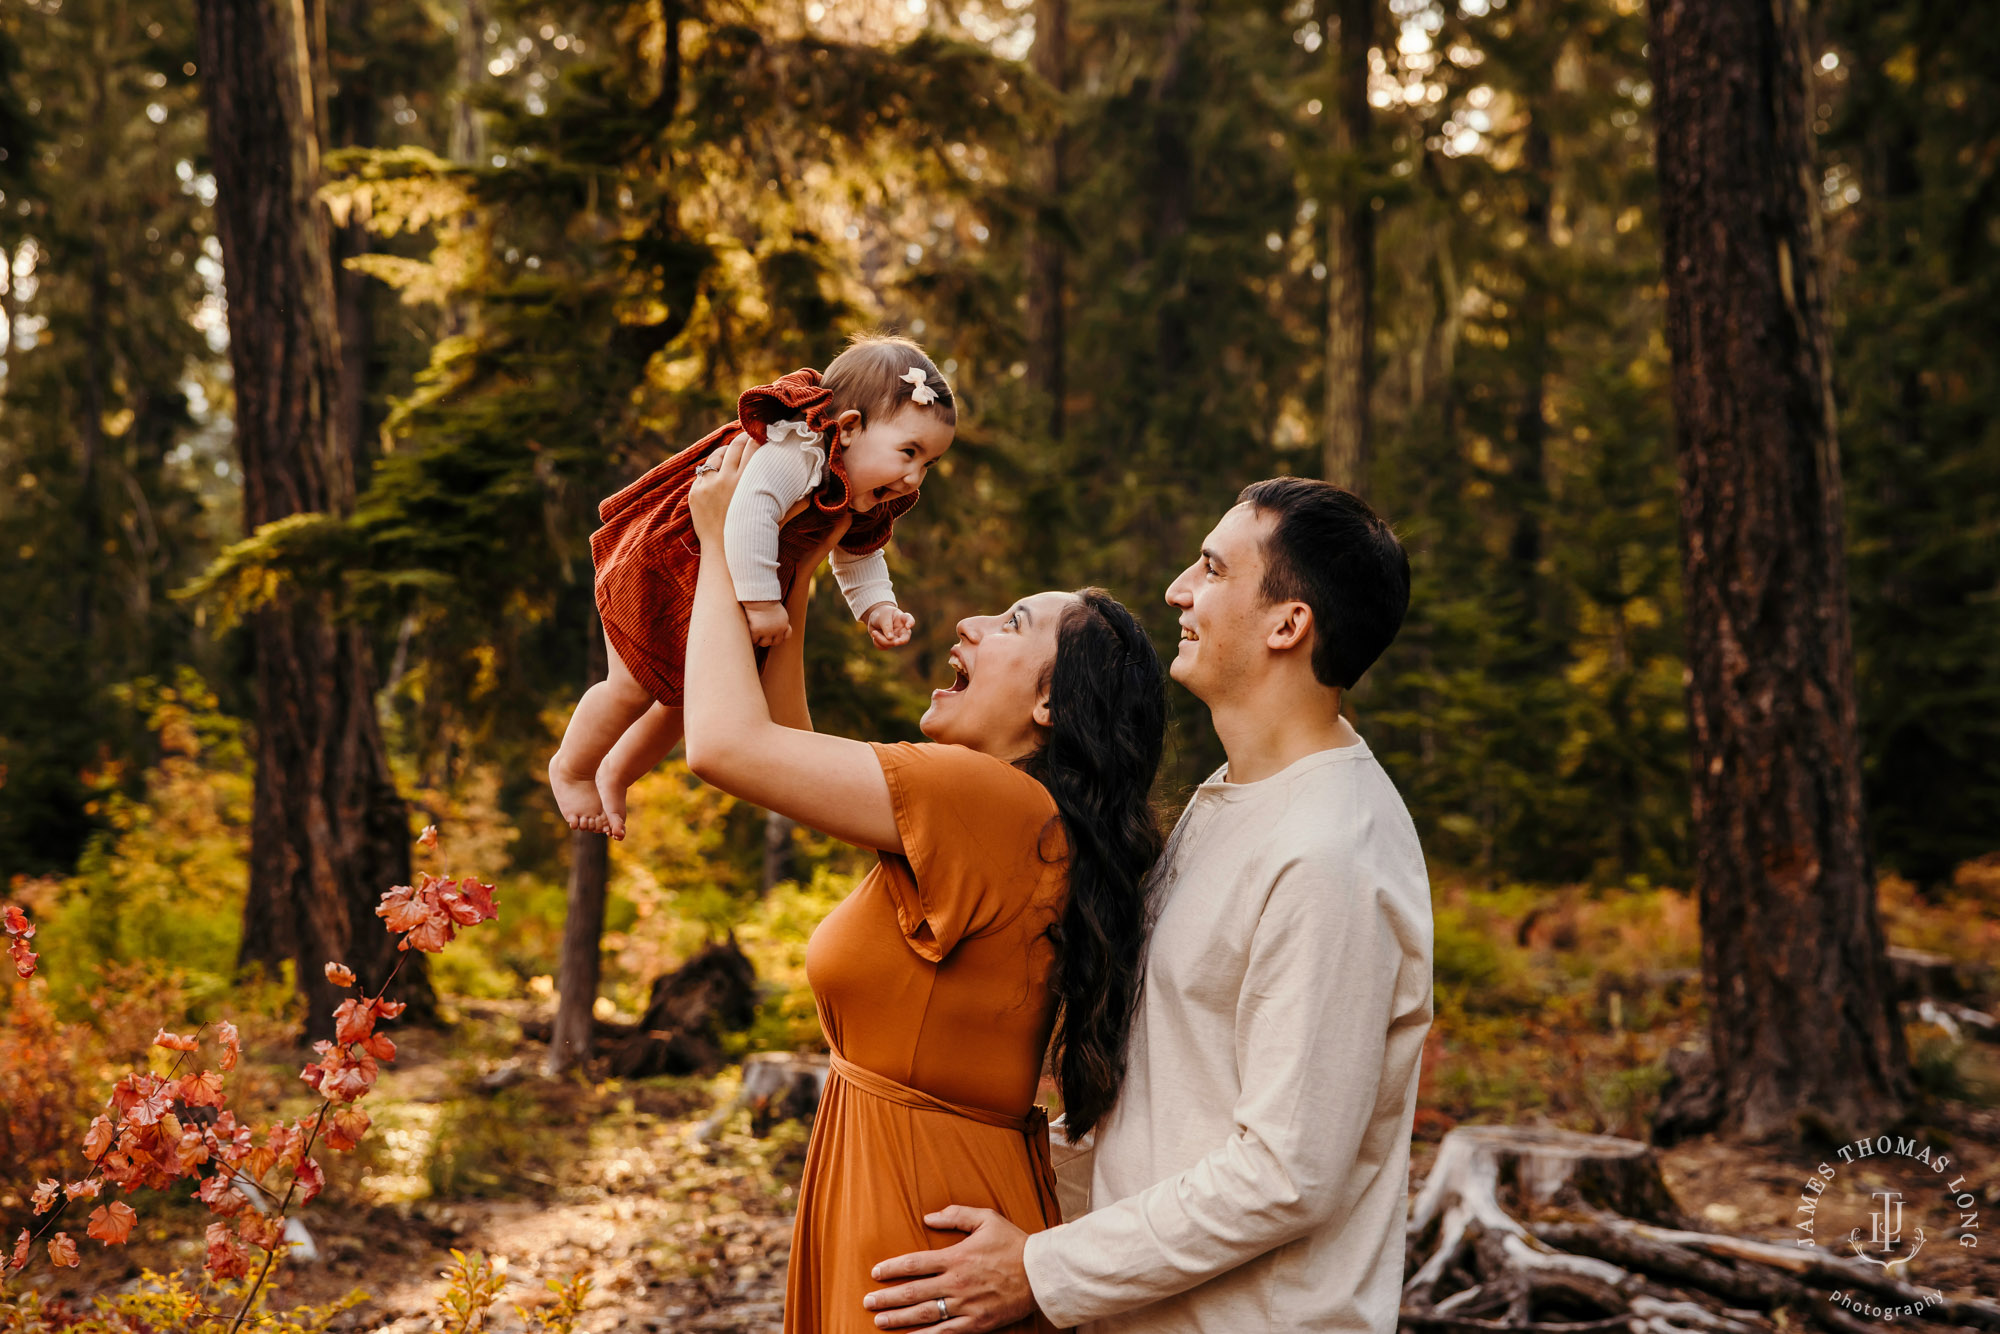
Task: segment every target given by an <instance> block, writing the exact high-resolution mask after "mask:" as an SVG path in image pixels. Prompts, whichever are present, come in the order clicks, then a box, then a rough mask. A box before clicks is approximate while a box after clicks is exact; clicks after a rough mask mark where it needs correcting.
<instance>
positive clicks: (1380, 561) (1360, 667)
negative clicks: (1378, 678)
mask: <svg viewBox="0 0 2000 1334" xmlns="http://www.w3.org/2000/svg"><path fill="white" fill-rule="evenodd" d="M1236 499H1237V500H1238V502H1240V503H1243V504H1247V505H1249V506H1250V507H1251V508H1253V509H1255V510H1256V511H1257V512H1258V513H1260V514H1269V515H1272V516H1274V517H1275V518H1276V519H1277V521H1278V522H1277V526H1276V527H1275V528H1273V529H1272V531H1271V536H1270V538H1269V540H1267V541H1266V542H1265V544H1264V596H1265V597H1266V598H1269V599H1270V600H1271V601H1273V602H1303V603H1305V604H1306V606H1307V607H1309V608H1310V609H1311V610H1312V618H1313V645H1312V667H1313V676H1314V677H1316V678H1317V679H1318V680H1319V683H1320V684H1321V685H1323V686H1334V687H1337V688H1338V689H1341V690H1351V689H1352V688H1353V687H1354V683H1355V682H1356V681H1359V680H1360V679H1361V674H1362V673H1363V672H1365V671H1367V670H1368V669H1369V667H1371V666H1372V665H1374V662H1375V659H1377V658H1379V657H1381V656H1382V650H1384V649H1386V648H1388V647H1389V645H1390V644H1391V643H1393V642H1394V641H1395V638H1396V631H1398V630H1399V629H1401V628H1402V625H1403V613H1404V612H1406V611H1408V610H1409V609H1410V558H1409V556H1408V555H1406V554H1405V553H1404V551H1403V544H1402V543H1401V542H1398V541H1397V540H1396V535H1395V534H1394V533H1392V532H1391V531H1389V525H1388V524H1387V523H1385V522H1383V520H1382V517H1381V516H1380V515H1378V514H1376V513H1375V511H1374V510H1372V509H1370V508H1368V502H1367V501H1365V500H1363V499H1362V498H1361V497H1360V496H1357V495H1355V494H1354V493H1353V492H1352V491H1348V490H1344V489H1342V488H1341V487H1338V486H1335V485H1334V484H1333V483H1331V482H1322V481H1318V480H1315V479H1314V478H1310V477H1273V478H1271V479H1270V480H1269V481H1264V482H1253V483H1251V484H1250V485H1249V486H1246V487H1244V488H1243V493H1242V494H1241V495H1239V496H1237V497H1236Z"/></svg>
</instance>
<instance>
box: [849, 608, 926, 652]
mask: <svg viewBox="0 0 2000 1334" xmlns="http://www.w3.org/2000/svg"><path fill="white" fill-rule="evenodd" d="M861 623H862V624H863V625H865V626H867V627H868V637H869V638H870V639H873V640H874V641H875V647H876V648H901V647H902V646H903V645H904V644H907V643H909V642H910V634H911V632H912V631H914V630H915V629H916V628H917V618H916V617H914V616H912V615H910V613H908V612H906V611H904V610H903V609H902V608H901V607H899V606H897V605H896V604H895V603H893V602H878V603H876V604H875V605H874V606H872V607H870V608H869V609H868V614H867V615H866V616H863V617H862V618H861Z"/></svg>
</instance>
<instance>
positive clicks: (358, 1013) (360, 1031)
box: [333, 1000, 375, 1042]
mask: <svg viewBox="0 0 2000 1334" xmlns="http://www.w3.org/2000/svg"><path fill="white" fill-rule="evenodd" d="M374 1031H375V1007H374V1006H373V1005H371V1004H370V1003H369V1002H367V1001H365V1000H345V1001H342V1002H341V1003H340V1008H339V1009H337V1010H335V1011H334V1012H333V1040H334V1041H335V1042H359V1041H361V1039H363V1038H365V1037H367V1036H368V1035H369V1034H370V1033H373V1032H374Z"/></svg>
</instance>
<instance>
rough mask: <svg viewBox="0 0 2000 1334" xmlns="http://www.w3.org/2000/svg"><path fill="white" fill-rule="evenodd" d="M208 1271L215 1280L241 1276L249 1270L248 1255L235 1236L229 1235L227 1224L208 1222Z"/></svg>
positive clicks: (221, 1280) (222, 1280)
mask: <svg viewBox="0 0 2000 1334" xmlns="http://www.w3.org/2000/svg"><path fill="white" fill-rule="evenodd" d="M205 1235H206V1236H207V1238H208V1272H209V1275H210V1276H211V1277H212V1278H214V1279H215V1280H216V1281H217V1282H225V1281H227V1280H229V1279H232V1278H243V1277H244V1276H246V1275H247V1274H249V1272H250V1256H249V1253H248V1252H246V1251H245V1250H244V1249H243V1248H242V1247H241V1246H239V1245H237V1243H236V1238H234V1237H232V1236H230V1235H229V1224H227V1223H210V1224H209V1225H208V1232H207V1233H206V1234H205Z"/></svg>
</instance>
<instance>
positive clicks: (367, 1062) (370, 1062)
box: [320, 1051, 377, 1102]
mask: <svg viewBox="0 0 2000 1334" xmlns="http://www.w3.org/2000/svg"><path fill="white" fill-rule="evenodd" d="M376 1074H377V1070H376V1065H375V1058H374V1057H373V1056H370V1055H369V1054H368V1053H367V1052H365V1051H349V1052H348V1053H347V1055H345V1056H344V1057H342V1058H341V1060H340V1063H339V1064H338V1066H337V1067H335V1068H334V1069H331V1070H329V1071H327V1075H326V1078H325V1080H323V1081H322V1082H321V1084H320V1092H321V1093H324V1094H325V1095H326V1096H327V1097H329V1098H332V1099H333V1100H334V1101H335V1102H353V1101H354V1100H355V1099H357V1098H359V1097H361V1096H363V1095H364V1094H366V1093H367V1092H368V1090H369V1089H371V1088H373V1087H375V1078H376Z"/></svg>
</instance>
